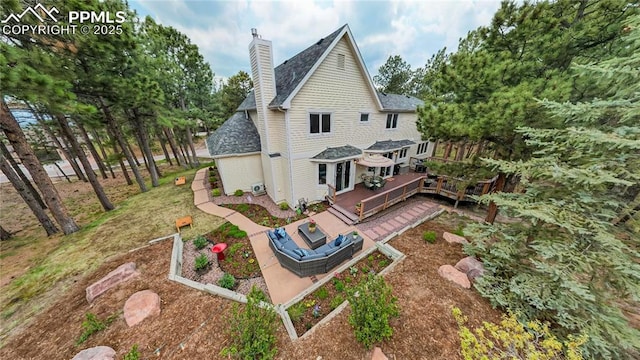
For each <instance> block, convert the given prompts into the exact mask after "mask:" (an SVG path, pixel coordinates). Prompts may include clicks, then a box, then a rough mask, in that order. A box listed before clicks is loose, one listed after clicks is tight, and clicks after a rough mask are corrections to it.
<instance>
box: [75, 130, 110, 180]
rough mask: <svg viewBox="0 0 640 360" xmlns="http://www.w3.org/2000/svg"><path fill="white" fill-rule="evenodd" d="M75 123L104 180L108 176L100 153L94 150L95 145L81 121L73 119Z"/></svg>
mask: <svg viewBox="0 0 640 360" xmlns="http://www.w3.org/2000/svg"><path fill="white" fill-rule="evenodd" d="M75 123H76V126H78V129H79V130H80V134H81V135H82V138H83V139H84V142H85V143H86V144H87V148H88V149H89V152H90V153H91V156H92V157H93V160H94V161H95V162H96V165H98V170H100V175H102V178H103V179H105V180H106V179H108V178H109V177H108V176H107V168H106V167H105V166H104V163H103V162H102V159H101V158H100V155H98V151H97V150H96V147H95V146H93V142H92V141H91V138H89V134H87V130H85V129H84V126H82V123H81V122H79V121H75Z"/></svg>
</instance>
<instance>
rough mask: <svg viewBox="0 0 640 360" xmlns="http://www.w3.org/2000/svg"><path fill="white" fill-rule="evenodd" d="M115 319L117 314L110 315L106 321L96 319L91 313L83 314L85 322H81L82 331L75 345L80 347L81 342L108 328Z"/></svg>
mask: <svg viewBox="0 0 640 360" xmlns="http://www.w3.org/2000/svg"><path fill="white" fill-rule="evenodd" d="M116 318H117V314H114V315H111V316H109V317H108V318H107V320H105V321H102V320H100V319H98V317H97V316H96V315H95V314H93V313H86V314H85V321H83V322H82V328H83V329H84V331H83V332H82V334H81V335H80V337H79V338H78V340H77V341H76V345H80V344H82V343H83V342H85V341H87V339H88V338H89V336H91V335H93V334H95V333H97V332H98V331H102V330H104V329H106V328H107V326H109V324H111V323H112V322H113V321H114V320H115V319H116Z"/></svg>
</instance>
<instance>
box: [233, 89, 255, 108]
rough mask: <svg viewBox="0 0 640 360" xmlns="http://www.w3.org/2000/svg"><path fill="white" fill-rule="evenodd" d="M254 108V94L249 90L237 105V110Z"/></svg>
mask: <svg viewBox="0 0 640 360" xmlns="http://www.w3.org/2000/svg"><path fill="white" fill-rule="evenodd" d="M255 109H256V94H255V92H253V90H251V91H250V92H249V94H248V95H247V97H246V98H244V100H243V101H242V103H241V104H240V106H238V109H237V111H245V110H255Z"/></svg>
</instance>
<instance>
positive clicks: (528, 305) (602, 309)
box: [465, 16, 640, 359]
mask: <svg viewBox="0 0 640 360" xmlns="http://www.w3.org/2000/svg"><path fill="white" fill-rule="evenodd" d="M631 20H632V22H629V23H627V24H625V25H623V27H622V28H621V29H620V30H621V33H623V34H624V36H623V39H624V40H625V43H624V44H622V45H621V46H620V48H619V49H618V50H619V51H618V53H619V54H620V55H619V56H616V57H614V58H612V59H610V60H606V61H601V62H599V63H597V64H595V65H588V66H587V65H585V66H576V67H575V71H576V72H578V73H579V74H580V75H581V77H582V78H583V80H584V81H586V82H590V83H591V84H592V85H593V87H594V89H599V91H600V92H601V98H600V99H594V100H593V101H590V102H584V103H582V102H573V103H572V102H564V103H559V102H553V101H540V102H539V103H540V104H541V105H542V106H543V107H544V108H545V109H546V110H547V111H548V112H549V113H550V114H551V115H552V116H553V117H554V118H555V119H558V120H561V121H562V122H563V123H564V125H566V127H564V128H557V129H535V128H531V127H520V128H518V129H516V133H517V135H518V136H521V137H522V138H523V139H525V143H526V146H527V147H528V149H529V151H531V152H532V154H533V155H532V157H531V158H530V159H528V160H526V161H523V160H521V161H517V162H516V161H503V160H486V161H487V162H488V163H489V164H490V165H493V166H495V167H496V168H497V169H498V170H499V171H501V172H504V173H507V174H513V175H517V176H519V177H520V178H521V183H522V185H523V188H524V189H525V191H524V192H523V193H512V194H507V193H495V194H492V195H488V196H484V197H482V198H481V199H480V200H481V202H483V203H488V202H490V201H493V202H495V203H496V204H497V205H498V206H499V207H500V208H501V209H503V210H504V211H505V212H507V213H508V214H509V215H510V216H514V217H516V218H519V219H521V220H522V221H521V222H520V223H515V224H496V225H487V224H483V225H474V226H472V227H471V228H470V229H465V232H469V233H470V234H471V236H472V237H473V238H474V242H473V243H472V244H470V245H468V246H467V247H466V248H465V250H466V251H467V252H468V253H469V254H470V255H474V256H478V257H480V258H481V259H482V260H483V262H484V264H485V268H486V270H487V273H486V274H485V275H484V276H483V277H482V278H480V279H479V280H478V282H477V283H476V287H477V288H478V290H479V291H480V292H481V293H482V294H483V295H484V296H486V297H488V298H489V299H490V300H491V301H492V303H493V304H494V305H497V306H500V307H504V308H508V309H511V310H512V311H514V312H517V313H520V314H522V316H524V317H525V318H527V319H538V320H542V321H549V322H551V324H552V325H553V327H552V328H553V329H555V332H556V333H557V335H559V336H560V337H562V338H566V337H567V336H568V335H569V334H572V333H573V334H577V333H582V334H585V335H587V336H588V341H587V343H586V344H585V355H586V357H589V358H597V359H605V358H615V359H623V358H631V357H634V356H638V355H639V354H640V353H639V351H640V342H638V339H640V331H638V329H634V328H632V327H631V325H630V324H629V322H628V319H627V318H625V316H624V313H623V311H622V309H623V308H629V307H631V308H633V307H636V308H637V306H638V301H640V252H639V251H638V249H639V246H640V234H639V232H638V228H637V227H634V226H630V225H632V224H634V223H633V221H626V222H625V221H619V220H617V219H619V218H620V215H621V214H623V213H624V214H630V217H631V218H635V221H637V218H638V212H637V210H636V211H635V212H634V211H633V209H634V204H636V203H637V201H638V193H639V189H640V82H639V81H638V79H640V17H639V16H635V17H633V18H631Z"/></svg>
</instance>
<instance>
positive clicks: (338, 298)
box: [329, 294, 344, 310]
mask: <svg viewBox="0 0 640 360" xmlns="http://www.w3.org/2000/svg"><path fill="white" fill-rule="evenodd" d="M343 302H344V297H343V296H342V295H340V294H338V295H336V297H334V298H333V299H331V302H330V303H329V306H330V307H331V310H334V309H335V308H337V307H338V306H340V304H342V303H343Z"/></svg>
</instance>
